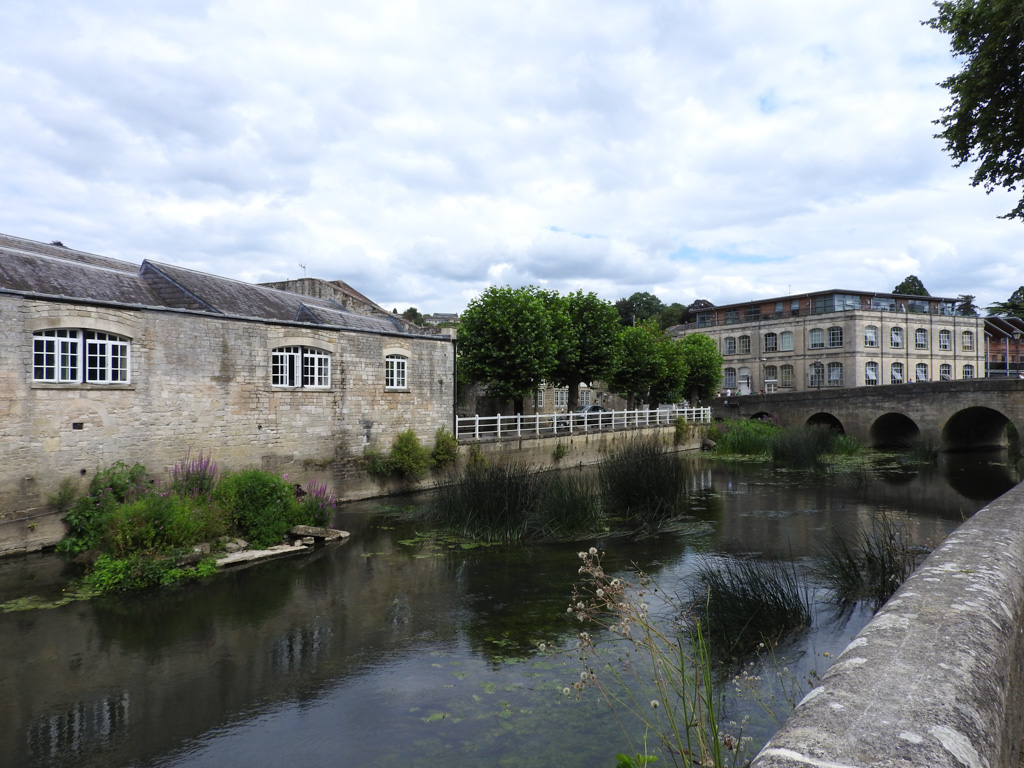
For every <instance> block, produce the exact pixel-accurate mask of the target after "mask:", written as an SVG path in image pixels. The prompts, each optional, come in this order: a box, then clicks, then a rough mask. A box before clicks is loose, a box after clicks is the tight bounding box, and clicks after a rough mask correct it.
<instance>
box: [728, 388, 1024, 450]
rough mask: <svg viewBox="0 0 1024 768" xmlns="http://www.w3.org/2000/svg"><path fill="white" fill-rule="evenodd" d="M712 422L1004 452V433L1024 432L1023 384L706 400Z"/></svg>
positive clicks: (876, 442)
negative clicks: (760, 422)
mask: <svg viewBox="0 0 1024 768" xmlns="http://www.w3.org/2000/svg"><path fill="white" fill-rule="evenodd" d="M712 412H713V415H714V418H716V419H756V418H772V419H774V420H775V421H777V422H778V423H779V424H781V425H783V426H796V425H799V424H823V425H828V426H831V427H833V428H835V429H838V430H840V431H842V432H844V433H846V434H848V435H850V436H852V437H855V438H857V439H858V440H860V441H861V442H863V443H864V444H866V445H870V446H871V447H873V448H907V447H910V446H912V445H914V444H915V443H919V442H920V443H924V444H926V445H933V446H935V447H936V448H938V449H940V450H944V451H968V450H984V449H987V448H998V447H1002V446H1005V445H1006V444H1007V439H1008V431H1007V426H1008V425H1012V426H1013V428H1014V429H1016V430H1017V432H1018V433H1020V431H1021V428H1022V427H1024V379H968V380H966V381H931V382H919V383H914V384H896V385H885V386H874V387H853V388H844V389H827V388H824V389H816V390H810V391H806V392H785V393H776V394H770V395H743V396H733V397H725V398H719V399H716V400H714V401H713V406H712Z"/></svg>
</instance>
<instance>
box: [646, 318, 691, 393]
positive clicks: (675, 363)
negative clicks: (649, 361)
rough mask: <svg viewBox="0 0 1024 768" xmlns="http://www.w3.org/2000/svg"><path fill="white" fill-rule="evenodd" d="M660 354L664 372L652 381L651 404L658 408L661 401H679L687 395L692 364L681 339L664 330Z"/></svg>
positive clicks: (659, 343) (660, 342)
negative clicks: (687, 383)
mask: <svg viewBox="0 0 1024 768" xmlns="http://www.w3.org/2000/svg"><path fill="white" fill-rule="evenodd" d="M658 354H659V355H661V359H662V362H663V365H662V373H661V375H660V376H659V377H658V378H656V379H655V380H654V381H652V382H651V389H650V396H649V400H648V402H649V404H650V407H651V408H657V407H658V406H659V405H660V404H661V403H678V402H679V401H680V400H682V399H683V397H685V395H686V380H687V378H688V377H689V373H690V365H689V362H688V360H687V356H686V349H685V347H683V343H682V342H681V341H680V340H679V339H673V338H672V337H671V336H668V335H667V334H665V333H664V332H662V335H661V338H660V339H659V340H658Z"/></svg>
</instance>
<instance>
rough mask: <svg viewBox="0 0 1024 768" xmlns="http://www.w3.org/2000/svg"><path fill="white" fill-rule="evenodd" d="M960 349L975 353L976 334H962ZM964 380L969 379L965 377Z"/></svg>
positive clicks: (966, 332) (971, 332) (969, 332)
mask: <svg viewBox="0 0 1024 768" xmlns="http://www.w3.org/2000/svg"><path fill="white" fill-rule="evenodd" d="M960 348H961V349H963V351H964V352H973V351H974V332H973V331H964V332H963V333H962V334H960ZM964 378H965V379H966V378H967V377H966V376H964Z"/></svg>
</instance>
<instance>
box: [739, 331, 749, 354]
mask: <svg viewBox="0 0 1024 768" xmlns="http://www.w3.org/2000/svg"><path fill="white" fill-rule="evenodd" d="M739 353H740V354H741V355H749V354H750V337H749V336H740V338H739Z"/></svg>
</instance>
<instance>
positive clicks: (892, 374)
mask: <svg viewBox="0 0 1024 768" xmlns="http://www.w3.org/2000/svg"><path fill="white" fill-rule="evenodd" d="M889 382H890V383H892V384H902V383H903V363H893V364H892V365H891V366H890V367H889Z"/></svg>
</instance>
